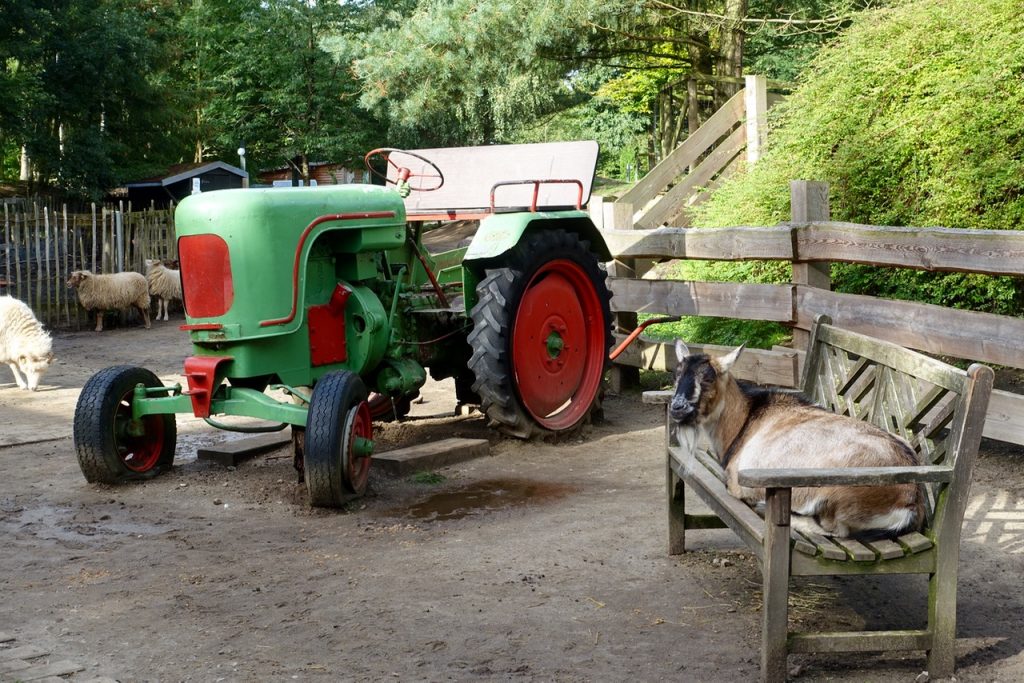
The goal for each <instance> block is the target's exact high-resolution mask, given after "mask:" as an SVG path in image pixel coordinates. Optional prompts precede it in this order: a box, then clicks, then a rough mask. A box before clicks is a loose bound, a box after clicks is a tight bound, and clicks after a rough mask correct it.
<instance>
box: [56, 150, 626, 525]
mask: <svg viewBox="0 0 1024 683" xmlns="http://www.w3.org/2000/svg"><path fill="white" fill-rule="evenodd" d="M596 159H597V144H596V143H594V142H572V143H550V144H539V145H507V146H493V147H474V148H458V149H437V150H418V151H414V152H409V151H402V150H395V149H378V150H374V151H373V152H370V153H369V154H368V155H367V156H366V162H367V167H368V168H369V169H371V171H372V172H373V173H374V174H376V175H379V176H380V177H381V178H382V179H384V180H385V184H384V185H376V184H350V185H333V186H326V187H317V188H304V187H298V188H264V189H242V190H222V191H216V192H209V193H203V194H197V195H193V196H191V197H189V198H187V199H186V200H184V201H183V202H181V204H180V205H179V206H178V208H177V211H176V213H175V228H176V232H177V240H178V254H179V258H180V261H181V273H182V286H183V293H184V305H185V318H186V324H185V325H183V326H182V328H183V329H184V330H187V331H188V334H189V335H190V337H191V341H192V349H193V350H192V355H191V356H190V357H189V358H187V359H186V360H185V363H184V376H185V377H186V379H187V387H182V386H181V385H178V384H176V385H173V386H164V385H163V384H162V383H161V381H160V380H159V379H158V378H157V377H156V376H155V375H154V374H153V373H152V372H151V371H149V370H146V369H143V368H138V367H132V366H117V367H112V368H107V369H105V370H102V371H100V372H99V373H97V374H96V375H94V376H93V377H92V378H90V379H89V381H88V382H87V383H86V384H85V386H84V387H83V389H82V392H81V395H80V397H79V400H78V404H77V407H76V409H75V417H74V442H75V451H76V454H77V457H78V462H79V465H80V466H81V469H82V472H83V474H84V475H85V478H86V479H87V480H88V481H90V482H104V483H119V482H124V481H128V480H133V479H144V478H149V477H152V476H155V475H157V474H159V473H160V472H161V471H162V470H164V469H166V468H168V467H169V466H170V465H171V463H172V461H173V458H174V449H175V440H176V428H175V414H176V413H191V414H193V415H195V416H197V417H201V418H204V419H206V420H207V422H209V423H210V424H211V425H212V426H214V427H218V428H222V429H232V428H234V427H232V426H231V425H230V424H228V423H226V422H224V421H223V418H222V416H247V417H252V418H259V419H261V420H266V421H269V422H270V423H272V424H271V425H270V426H268V427H265V428H262V429H268V430H269V429H283V428H285V427H288V426H290V427H291V428H292V441H293V447H294V451H295V464H296V468H297V469H298V470H299V472H300V476H302V477H303V478H304V480H305V483H306V486H307V488H308V491H309V497H310V501H311V503H312V504H313V505H317V506H339V505H342V504H344V503H345V502H346V501H347V500H349V499H351V498H352V497H354V496H358V495H360V494H362V493H363V492H364V490H365V489H366V485H367V477H368V473H369V467H370V462H371V457H372V455H373V448H374V441H373V426H372V424H373V421H374V420H382V419H388V418H394V417H401V416H402V415H404V414H405V413H406V412H408V410H409V404H410V401H411V400H412V399H413V398H415V397H416V395H417V393H418V391H419V389H420V387H422V386H423V384H424V383H425V382H426V379H427V373H428V372H429V373H430V375H431V376H432V377H433V378H434V379H443V378H448V377H451V378H454V381H455V387H456V392H457V398H458V400H459V401H460V402H463V403H467V404H475V405H479V406H480V408H481V410H482V411H483V412H484V413H485V414H486V415H487V417H488V419H489V421H490V423H491V424H492V425H493V426H494V427H496V428H497V429H499V430H501V431H502V432H505V433H507V434H510V435H512V436H515V437H520V438H532V437H537V436H545V435H556V436H557V435H564V434H570V433H575V432H576V431H577V430H578V429H579V428H580V427H581V425H584V424H585V423H587V422H588V420H589V419H590V417H591V415H592V414H593V413H594V412H595V411H597V410H599V409H600V402H601V396H602V379H603V375H604V371H605V368H606V366H607V363H608V351H609V347H610V345H611V342H612V334H611V313H610V310H609V299H610V295H609V292H608V289H607V286H606V284H605V273H604V270H603V269H602V268H601V266H600V264H601V263H602V262H607V261H609V260H611V255H610V254H609V253H608V249H607V247H606V246H605V243H604V241H603V239H602V238H601V236H600V233H599V232H598V230H597V229H596V228H595V226H594V224H593V223H592V222H591V220H590V218H589V216H588V214H587V213H586V212H585V211H584V208H583V207H584V206H585V204H586V201H587V200H588V199H589V195H590V188H591V184H592V182H593V177H594V167H595V164H596ZM455 221H465V222H468V221H473V223H453V222H455ZM476 221H478V222H479V227H478V228H477V229H476V231H475V235H473V237H472V240H471V242H470V243H469V244H468V245H465V246H461V245H460V246H455V247H454V248H447V249H445V250H442V251H437V250H436V248H435V249H434V251H433V253H432V252H431V250H429V249H428V248H427V247H426V246H425V243H433V244H434V246H435V247H436V246H437V245H438V244H442V245H443V242H444V240H443V239H435V237H434V236H435V234H436V233H437V232H438V231H437V230H433V231H429V230H425V228H426V227H427V226H432V225H438V224H442V223H443V224H446V225H448V226H451V225H466V224H469V225H476V223H475V222H476ZM441 232H443V231H441ZM425 238H426V239H425ZM250 429H252V428H250Z"/></svg>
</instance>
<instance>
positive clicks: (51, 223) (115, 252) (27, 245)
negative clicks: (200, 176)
mask: <svg viewBox="0 0 1024 683" xmlns="http://www.w3.org/2000/svg"><path fill="white" fill-rule="evenodd" d="M173 214H174V209H173V207H172V208H170V209H152V208H150V209H145V210H142V211H133V210H132V208H131V205H128V206H127V208H126V207H124V206H123V205H121V206H116V207H115V206H109V207H108V206H102V207H97V206H96V205H95V204H93V205H92V207H91V210H90V211H89V212H88V213H70V212H68V210H67V207H66V206H63V207H61V208H59V209H58V208H55V207H51V206H45V205H40V204H27V203H18V204H5V205H4V211H3V219H2V220H3V226H2V230H3V232H2V238H3V243H2V245H0V284H2V285H3V287H2V289H0V291H2V292H3V293H5V294H10V295H11V296H14V297H17V298H18V299H21V300H22V301H24V302H26V303H27V304H28V305H29V306H30V307H31V308H32V310H33V311H35V313H36V316H37V317H39V319H40V320H41V321H42V322H43V323H44V324H46V325H47V326H49V327H51V328H70V329H80V328H81V327H82V326H83V325H85V324H87V323H86V315H85V313H84V312H83V311H82V310H81V308H80V307H79V306H78V304H77V301H76V299H75V296H74V292H73V291H71V290H68V289H67V287H66V285H65V282H66V281H67V277H68V274H69V273H71V272H72V271H74V270H84V269H88V270H92V271H93V272H97V273H113V272H121V271H125V270H134V271H137V272H140V273H143V272H145V263H144V262H145V259H147V258H177V244H176V241H175V239H174V220H173Z"/></svg>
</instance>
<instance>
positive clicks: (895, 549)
mask: <svg viewBox="0 0 1024 683" xmlns="http://www.w3.org/2000/svg"><path fill="white" fill-rule="evenodd" d="M865 545H866V546H868V547H869V548H871V549H872V550H873V551H874V552H876V553H878V555H879V557H881V558H882V559H883V560H891V559H893V558H896V557H903V555H904V552H903V547H902V546H901V545H900V544H899V543H896V542H895V541H890V540H889V539H887V538H883V539H880V540H877V541H869V542H866V543H865Z"/></svg>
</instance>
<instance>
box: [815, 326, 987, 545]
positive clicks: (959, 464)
mask: <svg viewBox="0 0 1024 683" xmlns="http://www.w3.org/2000/svg"><path fill="white" fill-rule="evenodd" d="M830 323H831V320H830V319H829V318H828V317H827V316H819V317H818V318H817V319H816V320H815V325H814V328H813V329H812V332H811V339H810V343H809V345H808V347H807V359H806V362H805V363H804V369H803V375H802V379H801V388H802V390H803V392H804V394H806V395H807V397H808V398H810V399H811V400H812V401H814V402H816V403H818V404H819V405H821V406H823V407H825V408H827V409H828V410H831V411H832V412H835V413H839V414H843V415H850V416H852V417H855V418H857V419H860V420H865V421H868V422H871V423H873V424H875V425H877V426H879V427H881V428H882V429H885V430H886V431H888V432H891V433H893V434H897V435H899V436H901V437H903V438H904V439H906V440H907V442H908V443H910V445H911V446H912V447H913V448H914V449H915V450H916V451H917V453H918V454H919V456H920V458H921V462H922V464H925V465H942V466H946V467H949V468H951V469H952V477H951V480H950V482H949V483H948V484H947V483H939V484H927V485H926V486H925V488H926V490H927V496H926V507H927V515H928V517H927V526H928V527H929V528H934V527H936V526H939V525H941V524H942V522H943V521H944V519H945V518H946V516H947V515H950V516H951V519H954V520H957V521H956V522H955V523H956V524H957V525H959V520H960V519H962V517H963V513H964V510H965V509H966V505H967V493H968V489H969V487H970V482H971V476H972V472H973V469H974V460H975V457H976V455H977V452H978V445H979V443H980V442H981V431H982V427H983V425H984V420H985V411H986V409H987V406H988V398H989V394H990V393H991V388H992V376H993V373H992V369H991V368H989V367H986V366H983V365H979V364H974V365H972V366H971V367H970V368H968V369H967V370H966V371H964V370H960V369H958V368H955V367H952V366H950V365H947V364H946V363H943V362H941V361H939V360H936V359H933V358H929V357H928V356H925V355H923V354H921V353H918V352H916V351H911V350H910V349H906V348H904V347H902V346H899V345H897V344H892V343H890V342H886V341H882V340H879V339H876V338H873V337H867V336H865V335H862V334H858V333H856V332H851V331H849V330H844V329H840V328H837V327H833V326H832V325H831V324H830ZM950 491H952V492H954V495H953V496H952V497H950V496H949V495H948V494H949V492H950Z"/></svg>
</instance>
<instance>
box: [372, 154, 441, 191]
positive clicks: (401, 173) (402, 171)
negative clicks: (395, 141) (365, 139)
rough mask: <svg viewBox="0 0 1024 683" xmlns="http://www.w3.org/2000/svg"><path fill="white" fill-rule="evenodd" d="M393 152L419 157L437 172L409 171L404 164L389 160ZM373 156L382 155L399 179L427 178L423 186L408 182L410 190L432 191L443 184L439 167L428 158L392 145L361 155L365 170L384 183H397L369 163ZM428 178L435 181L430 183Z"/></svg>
mask: <svg viewBox="0 0 1024 683" xmlns="http://www.w3.org/2000/svg"><path fill="white" fill-rule="evenodd" d="M395 152H398V153H400V154H406V155H408V156H411V157H413V158H414V159H419V160H420V161H422V162H423V163H425V164H427V165H428V166H430V168H432V169H434V170H435V171H436V172H437V173H436V174H434V173H412V172H410V171H409V169H408V168H405V167H404V166H399V165H398V164H396V163H395V162H394V161H392V160H391V155H392V154H393V153H395ZM375 157H383V158H384V161H386V162H387V163H388V164H390V165H392V166H394V167H395V170H397V171H398V179H399V180H409V179H410V178H427V179H428V181H426V182H427V185H428V186H426V187H424V186H423V185H419V186H417V185H412V184H410V185H409V189H410V190H415V191H417V192H433V191H434V190H439V189H441V186H442V185H444V174H443V173H441V169H439V168H438V167H437V164H435V163H434V162H433V161H431V160H430V159H427V158H425V157H421V156H420V155H419V154H416V153H414V152H407V151H405V150H404V149H396V148H394V147H378V148H377V149H374V150H370V151H369V152H367V153H366V156H365V157H363V163H364V164H366V170H368V171H369V172H370V173H372V174H373V175H375V176H377V177H378V178H380V179H382V180H383V181H384V182H385V183H394V184H396V185H397V183H395V182H394V181H393V180H391V179H389V178H388V177H387V174H384V173H381V172H380V171H378V170H377V169H376V168H374V167H373V164H371V163H370V162H371V161H372V160H373V159H374V158H375ZM429 179H432V180H433V181H435V182H434V183H430V182H429ZM435 183H436V184H435Z"/></svg>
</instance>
